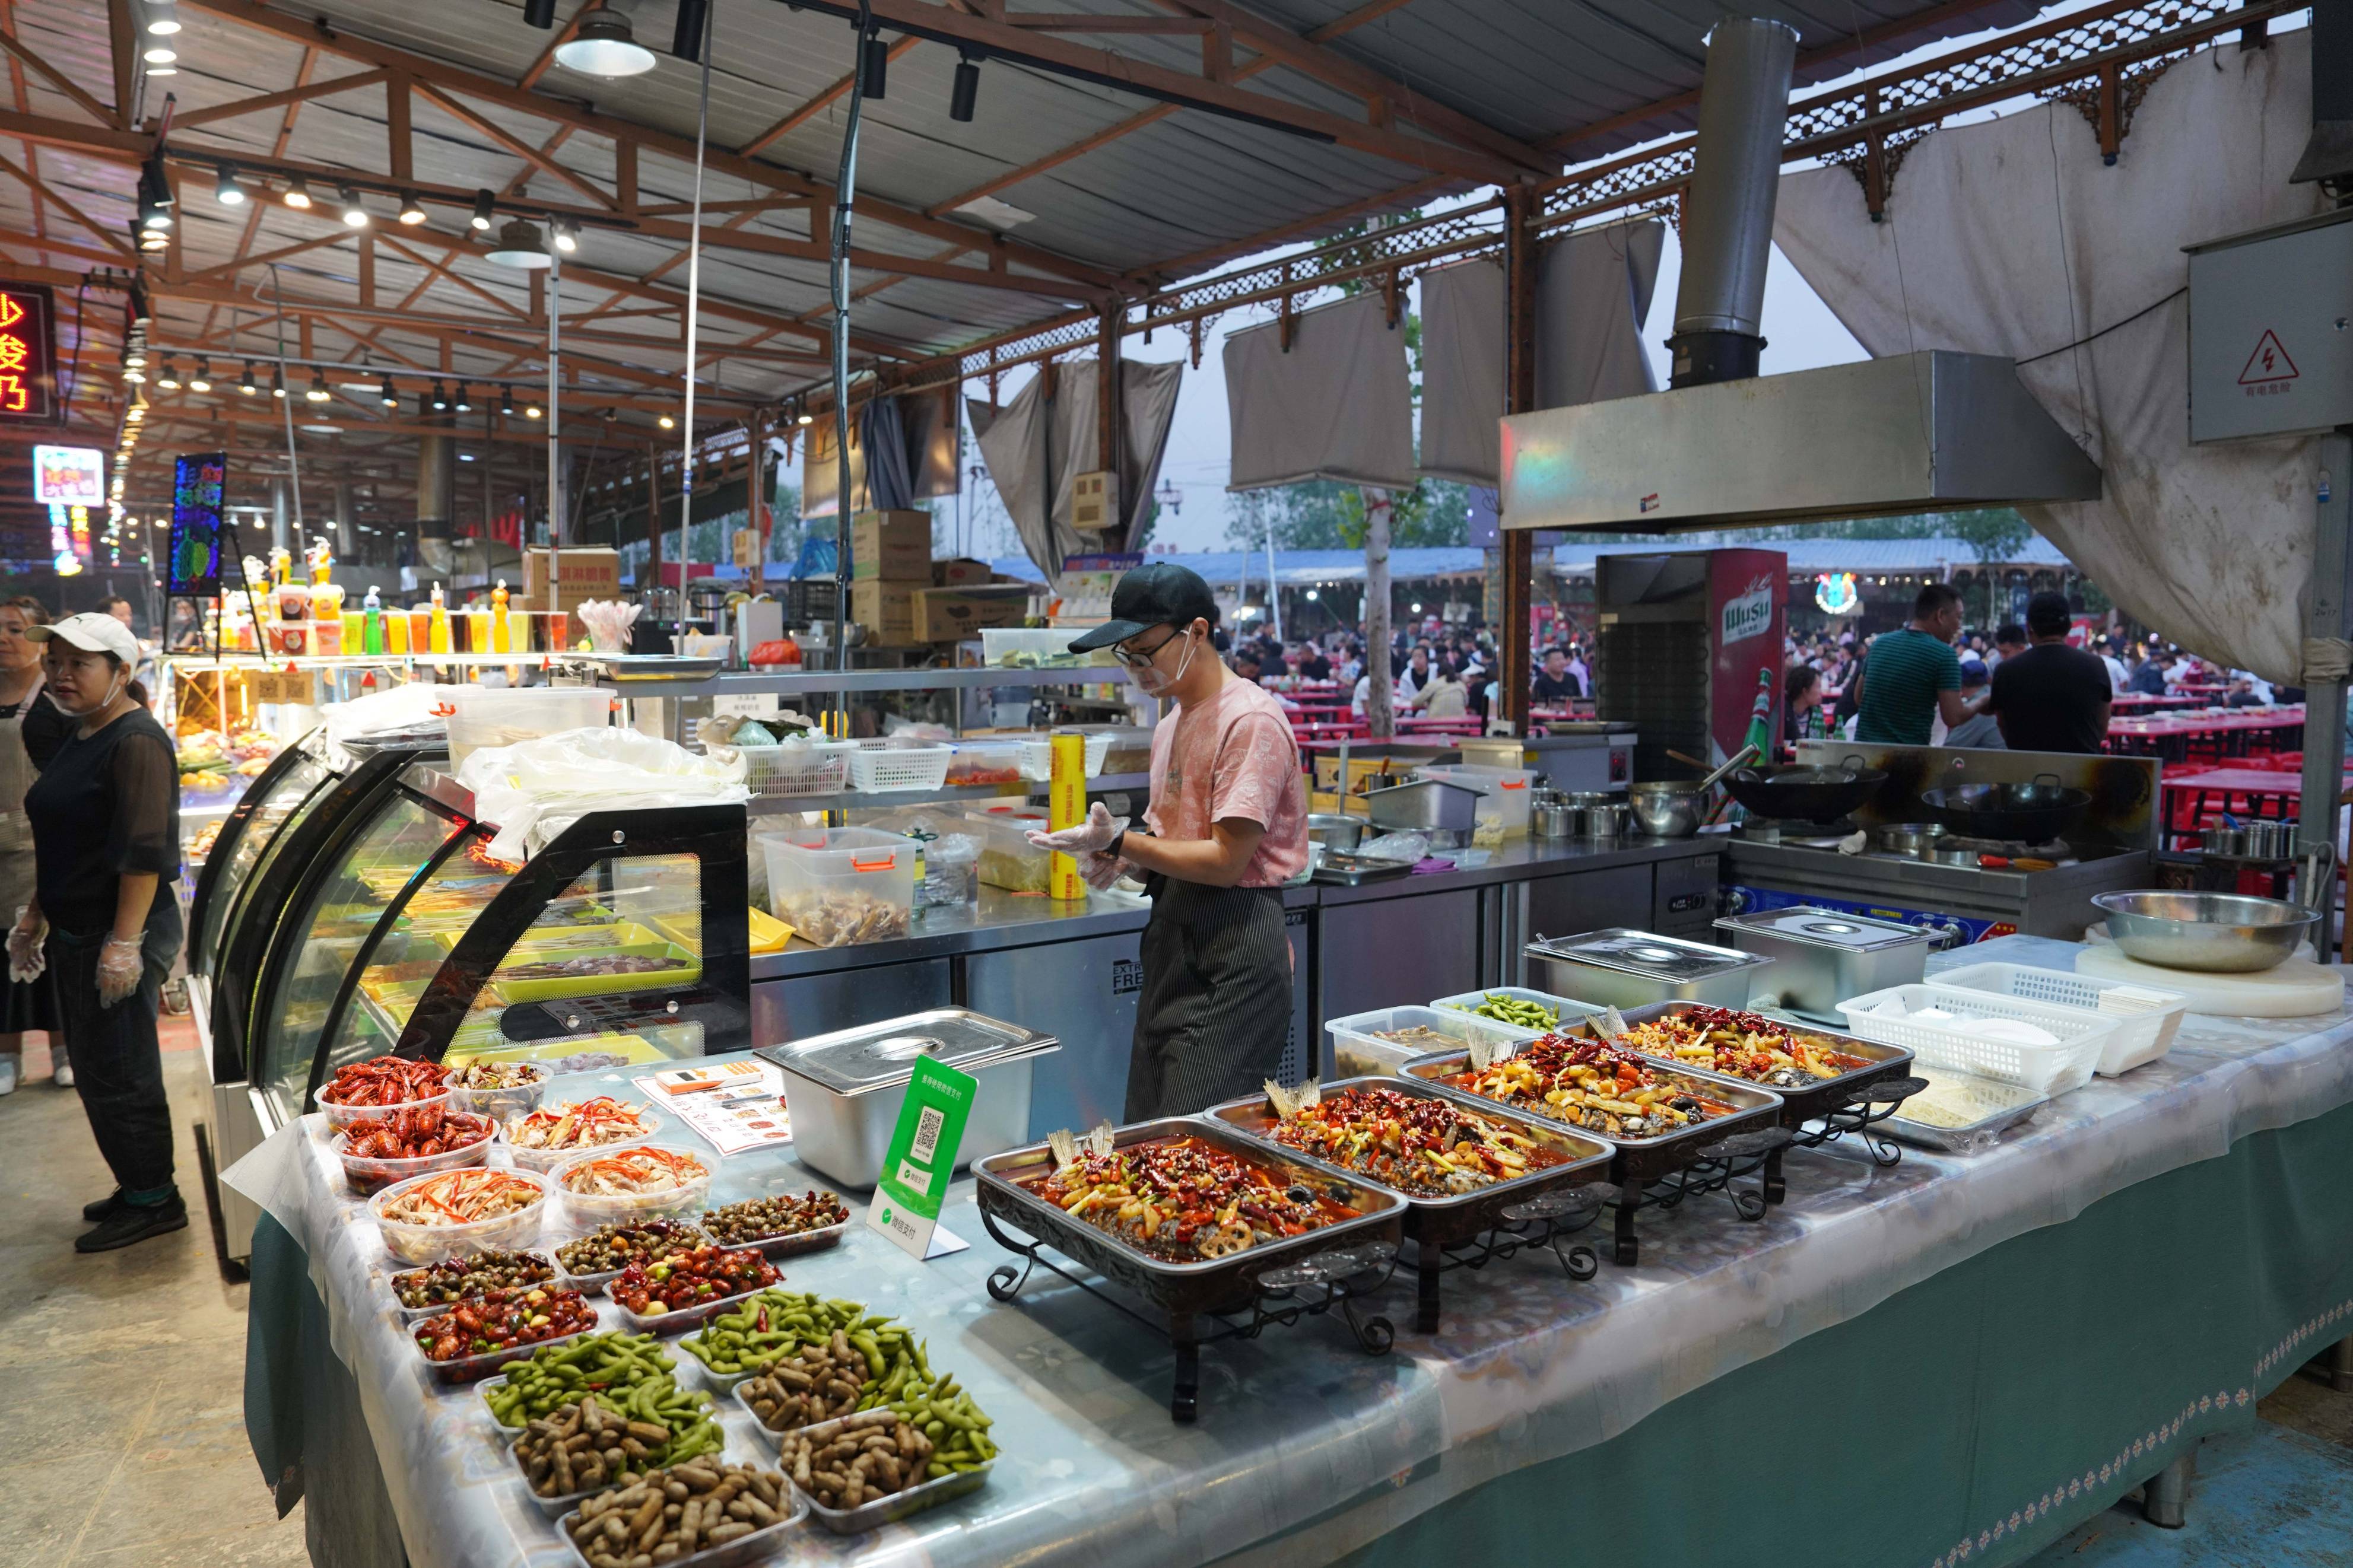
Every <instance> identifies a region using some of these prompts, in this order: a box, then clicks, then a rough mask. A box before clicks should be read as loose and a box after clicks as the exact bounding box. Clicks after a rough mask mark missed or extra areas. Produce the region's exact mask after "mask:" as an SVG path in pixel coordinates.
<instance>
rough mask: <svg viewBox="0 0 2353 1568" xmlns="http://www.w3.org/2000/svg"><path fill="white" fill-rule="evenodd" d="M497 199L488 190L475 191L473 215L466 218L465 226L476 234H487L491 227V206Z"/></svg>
mask: <svg viewBox="0 0 2353 1568" xmlns="http://www.w3.org/2000/svg"><path fill="white" fill-rule="evenodd" d="M497 200H498V198H497V197H496V196H494V195H491V193H490V192H488V191H476V192H475V193H474V215H473V216H471V217H470V218H468V219H467V220H466V224H467V226H468V227H470V228H471V229H472V230H473V231H474V232H475V233H476V234H488V233H489V232H490V229H491V205H492V204H493V203H495V202H496V201H497Z"/></svg>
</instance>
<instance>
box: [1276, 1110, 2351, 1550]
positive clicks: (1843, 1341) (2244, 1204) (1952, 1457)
mask: <svg viewBox="0 0 2353 1568" xmlns="http://www.w3.org/2000/svg"><path fill="white" fill-rule="evenodd" d="M2348 1332H2353V1106H2348V1107H2344V1108H2342V1109H2339V1110H2335V1111H2333V1112H2330V1113H2329V1114H2327V1115H2326V1116H2322V1117H2318V1118H2316V1119H2314V1120H2313V1121H2306V1122H2301V1123H2298V1124H2297V1125H2295V1126H2293V1127H2288V1128H2284V1129H2282V1130H2279V1131H2268V1132H2259V1133H2256V1134H2254V1135H2253V1136H2251V1137H2249V1138H2247V1139H2245V1140H2243V1141H2242V1142H2240V1143H2238V1144H2237V1145H2235V1146H2234V1147H2233V1148H2232V1151H2231V1152H2230V1153H2229V1154H2228V1155H2226V1156H2225V1157H2223V1158H2221V1159H2217V1160H2209V1161H2205V1162H2202V1163H2198V1164H2195V1165H2189V1166H2185V1167H2183V1168H2182V1169H2179V1170H2177V1171H2173V1172H2170V1173H2167V1174H2165V1175H2161V1176H2158V1177H2156V1178H2154V1179H2152V1180H2149V1181H2146V1182H2142V1183H2139V1184H2137V1185H2135V1186H2131V1187H2128V1188H2126V1189H2125V1190H2124V1191H2122V1192H2120V1193H2117V1194H2114V1195H2113V1196H2110V1197H2107V1198H2105V1199H2103V1200H2101V1201H2100V1202H2099V1203H2096V1204H2094V1205H2092V1206H2091V1207H2090V1208H2088V1209H2086V1210H2084V1212H2083V1214H2081V1215H2078V1216H2077V1217H2076V1218H2074V1219H2073V1220H2071V1221H2069V1222H2068V1223H2066V1224H2064V1225H2058V1226H2050V1227H2048V1228H2045V1229H2042V1230H2037V1231H2031V1232H2029V1233H2028V1234H2026V1235H2024V1236H2021V1237H2014V1238H2012V1239H2010V1240H2009V1241H2005V1242H2003V1243H2001V1244H2000V1245H1999V1246H1997V1247H1992V1248H1990V1249H1989V1250H1988V1251H1986V1252H1984V1253H1981V1254H1979V1255H1978V1257H1976V1258H1971V1259H1969V1260H1968V1261H1967V1262H1965V1263H1962V1264H1960V1265H1958V1266H1957V1267H1955V1268H1948V1269H1946V1270H1945V1271H1944V1272H1942V1273H1940V1274H1938V1275H1936V1277H1935V1278H1934V1279H1927V1280H1925V1281H1923V1282H1922V1283H1920V1284H1917V1285H1915V1286H1913V1287H1912V1288H1911V1289H1907V1290H1905V1291H1903V1292H1901V1293H1899V1294H1897V1295H1895V1296H1894V1297H1891V1298H1890V1299H1889V1300H1886V1301H1884V1302H1882V1303H1881V1304H1880V1305H1878V1306H1877V1307H1874V1308H1873V1309H1872V1310H1870V1311H1868V1312H1865V1313H1863V1314H1862V1316H1860V1317H1857V1318H1854V1319H1852V1320H1850V1321H1846V1322H1844V1323H1841V1324H1840V1325H1838V1326H1837V1327H1835V1328H1831V1329H1828V1330H1825V1331H1822V1332H1820V1333H1817V1334H1813V1335H1811V1336H1810V1337H1808V1338H1806V1339H1803V1340H1800V1341H1799V1342H1796V1343H1795V1344H1792V1345H1790V1346H1789V1347H1788V1348H1787V1349H1785V1350H1782V1351H1780V1352H1778V1353H1776V1354H1774V1355H1771V1356H1768V1357H1767V1358H1765V1359H1764V1360H1762V1361H1759V1362H1756V1363H1751V1364H1749V1365H1747V1366H1746V1367H1743V1368H1741V1369H1739V1370H1738V1371H1736V1372H1734V1373H1729V1374H1727V1375H1725V1376H1724V1377H1721V1378H1718V1379H1717V1380H1715V1382H1713V1383H1711V1384H1707V1385H1706V1386H1705V1387H1704V1388H1701V1389H1699V1390H1697V1391H1695V1392H1694V1393H1691V1394H1685V1395H1684V1396H1683V1397H1682V1398H1680V1399H1678V1400H1676V1401H1674V1402H1673V1403H1672V1404H1671V1405H1667V1406H1666V1407H1664V1408H1663V1409H1661V1410H1659V1411H1657V1412H1655V1413H1653V1414H1652V1415H1650V1416H1649V1417H1647V1418H1646V1419H1644V1420H1642V1421H1641V1422H1640V1423H1639V1424H1638V1425H1636V1426H1634V1427H1632V1428H1631V1429H1630V1430H1629V1431H1627V1432H1625V1433H1623V1434H1621V1435H1620V1436H1617V1437H1615V1438H1612V1439H1610V1440H1609V1441H1607V1442H1603V1443H1599V1444H1597V1445H1595V1446H1594V1447H1589V1448H1585V1449H1581V1450H1579V1451H1577V1452H1576V1453H1573V1454H1569V1455H1567V1456H1566V1457H1563V1458H1557V1459H1553V1460H1550V1461H1547V1462H1546V1463H1543V1464H1538V1465H1533V1466H1530V1467H1529V1468H1526V1469H1524V1470H1519V1471H1515V1472H1514V1473H1513V1474H1511V1475H1507V1476H1504V1477H1501V1478H1499V1479H1495V1480H1493V1481H1490V1482H1488V1483H1487V1484H1486V1485H1484V1486H1482V1487H1479V1488H1477V1489H1474V1490H1472V1491H1469V1492H1465V1493H1463V1494H1462V1495H1461V1496H1460V1497H1456V1498H1454V1499H1451V1500H1448V1501H1445V1502H1441V1503H1440V1504H1439V1505H1437V1506H1436V1507H1433V1508H1430V1509H1429V1510H1425V1511H1422V1512H1420V1513H1419V1514H1417V1515H1415V1516H1413V1517H1411V1518H1404V1519H1401V1520H1400V1522H1398V1523H1397V1524H1396V1525H1395V1526H1394V1527H1393V1528H1391V1529H1389V1530H1388V1532H1387V1533H1386V1534H1384V1535H1383V1536H1382V1537H1381V1538H1380V1539H1379V1540H1377V1541H1375V1542H1372V1543H1371V1544H1369V1545H1367V1546H1366V1547H1364V1548H1362V1549H1361V1550H1359V1551H1357V1552H1354V1553H1352V1554H1351V1555H1349V1556H1347V1557H1345V1558H1344V1559H1343V1560H1342V1561H1343V1562H1344V1563H1346V1564H1347V1565H1348V1568H1431V1565H1432V1564H1454V1563H1480V1564H1504V1563H1542V1564H1546V1565H1557V1564H1581V1563H1595V1564H1608V1565H1609V1568H1641V1565H1647V1564H1653V1563H1656V1564H1672V1565H1674V1568H1717V1565H1720V1564H1722V1565H1729V1564H1739V1565H1742V1568H1746V1565H1749V1564H1759V1565H1764V1564H1782V1563H1788V1564H1792V1565H1797V1564H1803V1565H1805V1568H1834V1565H1843V1564H1850V1563H1852V1564H1868V1565H1871V1568H1952V1565H1953V1564H1956V1563H1970V1564H1974V1565H1985V1564H1995V1565H1999V1564H2001V1563H2016V1562H2020V1561H2021V1560H2023V1559H2025V1558H2027V1557H2030V1556H2031V1555H2032V1554H2033V1553H2034V1552H2036V1551H2038V1550H2040V1549H2041V1548H2042V1547H2043V1546H2045V1545H2048V1544H2049V1543H2050V1542H2052V1541H2054V1540H2056V1539H2057V1538H2058V1537H2059V1536H2061V1535H2063V1534H2064V1533H2065V1532H2066V1531H2068V1530H2070V1529H2072V1528H2073V1526H2075V1525H2076V1524H2079V1523H2081V1522H2082V1521H2084V1520H2085V1519H2087V1518H2089V1517H2091V1516H2092V1515H2094V1514H2096V1513H2098V1512H2099V1511H2101V1510H2104V1509H2105V1508H2107V1507H2108V1506H2109V1505H2110V1504H2112V1503H2114V1502H2115V1501H2116V1500H2117V1499H2118V1498H2120V1497H2122V1496H2123V1495H2124V1494H2125V1493H2126V1492H2128V1491H2130V1490H2131V1489H2133V1488H2135V1487H2137V1486H2138V1485H2139V1484H2140V1483H2141V1482H2142V1481H2144V1480H2146V1479H2147V1478H2148V1477H2150V1476H2151V1475H2153V1474H2155V1473H2156V1472H2157V1471H2158V1469H2160V1468H2163V1467H2164V1466H2165V1465H2166V1464H2167V1463H2168V1462H2169V1461H2171V1460H2172V1459H2173V1458H2176V1457H2177V1456H2179V1455H2180V1454H2181V1453H2183V1452H2184V1451H2185V1450H2186V1449H2188V1448H2189V1447H2191V1446H2192V1445H2193V1444H2194V1443H2195V1442H2196V1440H2197V1439H2198V1438H2199V1437H2200V1436H2205V1435H2207V1434H2210V1433H2216V1432H2222V1431H2228V1430H2232V1429H2236V1428H2240V1427H2243V1426H2249V1425H2251V1424H2252V1423H2253V1421H2254V1418H2255V1402H2256V1400H2258V1399H2259V1398H2261V1397H2262V1396H2263V1394H2266V1393H2268V1392H2269V1391H2270V1390H2271V1389H2272V1388H2273V1387H2274V1386H2276V1385H2277V1384H2279V1383H2281V1382H2282V1381H2283V1380H2284V1379H2285V1378H2286V1377H2287V1376H2289V1375H2290V1374H2291V1373H2294V1372H2295V1369H2296V1368H2297V1367H2298V1366H2299V1365H2300V1364H2301V1363H2303V1362H2304V1361H2306V1359H2308V1358H2309V1357H2311V1356H2312V1355H2314V1354H2315V1353H2316V1352H2318V1351H2319V1350H2320V1349H2322V1348H2323V1347H2324V1346H2326V1345H2327V1344H2329V1343H2331V1342H2335V1341H2336V1340H2338V1339H2341V1338H2343V1337H2345V1335H2346V1334H2347V1333H2348ZM1443 1463H1444V1461H1443V1459H1442V1458H1441V1459H1440V1468H1442V1467H1443ZM1400 1479H1401V1480H1403V1481H1404V1484H1403V1485H1401V1486H1400V1487H1399V1489H1398V1490H1397V1491H1396V1492H1395V1493H1394V1494H1391V1496H1390V1497H1389V1498H1388V1499H1387V1500H1376V1501H1375V1502H1374V1503H1372V1504H1369V1505H1359V1506H1370V1507H1376V1508H1385V1509H1388V1510H1390V1511H1392V1512H1394V1513H1396V1514H1398V1515H1403V1514H1405V1513H1407V1512H1408V1511H1409V1510H1410V1509H1411V1507H1412V1502H1411V1497H1412V1492H1413V1490H1414V1484H1413V1483H1414V1481H1416V1480H1419V1479H1423V1478H1420V1477H1415V1478H1412V1479H1404V1478H1400ZM2189 1506H2190V1508H2191V1510H2193V1511H2194V1510H2196V1508H2197V1506H2198V1503H2197V1498H2196V1495H2195V1491H2194V1489H2193V1492H2192V1495H2191V1499H2190V1504H2189ZM1344 1511H1352V1510H1344ZM1358 1522H1359V1524H1361V1521H1358ZM1313 1531H1314V1527H1313V1526H1310V1527H1309V1528H1308V1533H1312V1532H1313ZM1301 1533H1303V1532H1298V1531H1294V1532H1293V1546H1294V1547H1297V1548H1301V1549H1303V1554H1305V1555H1312V1554H1313V1553H1312V1548H1307V1547H1306V1543H1305V1542H1301V1541H1299V1540H1298V1536H1299V1535H1300V1534H1301ZM1268 1550H1269V1549H1268V1548H1266V1547H1261V1548H1260V1549H1259V1552H1254V1553H1252V1554H1250V1555H1251V1556H1252V1557H1254V1558H1257V1559H1258V1560H1260V1561H1269V1560H1271V1559H1270V1558H1268V1557H1266V1556H1265V1555H1263V1554H1264V1553H1266V1552H1268ZM1276 1550H1277V1552H1278V1554H1279V1551H1280V1549H1279V1548H1278V1549H1276Z"/></svg>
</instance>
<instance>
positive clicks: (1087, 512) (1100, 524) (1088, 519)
mask: <svg viewBox="0 0 2353 1568" xmlns="http://www.w3.org/2000/svg"><path fill="white" fill-rule="evenodd" d="M1119 516H1120V513H1119V476H1118V475H1117V474H1115V473H1113V472H1111V471H1110V470H1109V469H1097V470H1095V471H1094V472H1092V473H1084V474H1077V475H1074V476H1072V478H1071V527H1072V528H1075V529H1079V530H1081V531H1093V532H1098V533H1100V532H1103V531H1108V530H1111V529H1114V528H1117V527H1118V526H1119Z"/></svg>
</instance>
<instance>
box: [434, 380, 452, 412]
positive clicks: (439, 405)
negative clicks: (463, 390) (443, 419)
mask: <svg viewBox="0 0 2353 1568" xmlns="http://www.w3.org/2000/svg"><path fill="white" fill-rule="evenodd" d="M448 407H449V394H448V392H446V391H444V390H443V389H442V385H441V384H440V383H439V382H438V381H437V382H435V383H434V384H433V412H434V413H436V414H440V413H444V412H446V411H447V410H448Z"/></svg>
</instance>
